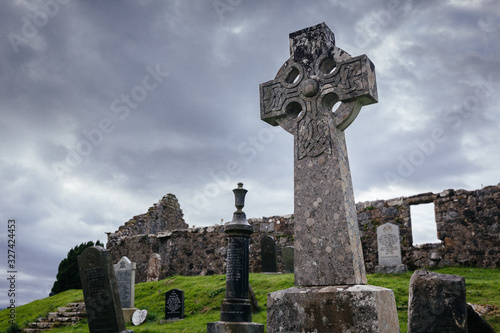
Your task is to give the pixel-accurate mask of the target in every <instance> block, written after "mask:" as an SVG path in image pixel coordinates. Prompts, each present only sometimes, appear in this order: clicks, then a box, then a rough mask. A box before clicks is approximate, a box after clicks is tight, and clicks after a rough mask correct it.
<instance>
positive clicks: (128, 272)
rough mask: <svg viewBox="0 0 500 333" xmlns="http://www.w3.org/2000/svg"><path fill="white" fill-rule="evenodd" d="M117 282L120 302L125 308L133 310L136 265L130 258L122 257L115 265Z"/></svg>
mask: <svg viewBox="0 0 500 333" xmlns="http://www.w3.org/2000/svg"><path fill="white" fill-rule="evenodd" d="M114 269H115V275H116V282H117V283H118V292H119V293H120V302H121V304H122V307H123V308H133V307H134V298H135V269H136V263H135V262H131V261H130V259H129V258H127V257H122V258H121V259H120V260H119V261H118V262H117V263H116V264H115V265H114Z"/></svg>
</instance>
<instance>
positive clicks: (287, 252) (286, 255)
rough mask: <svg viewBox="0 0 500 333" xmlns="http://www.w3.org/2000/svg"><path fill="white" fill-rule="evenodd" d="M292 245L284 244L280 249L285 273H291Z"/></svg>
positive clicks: (292, 263) (292, 261)
mask: <svg viewBox="0 0 500 333" xmlns="http://www.w3.org/2000/svg"><path fill="white" fill-rule="evenodd" d="M293 252H294V250H293V246H285V247H284V248H283V249H282V250H281V253H282V256H283V263H284V264H285V273H293V269H294V267H293V266H294V260H293Z"/></svg>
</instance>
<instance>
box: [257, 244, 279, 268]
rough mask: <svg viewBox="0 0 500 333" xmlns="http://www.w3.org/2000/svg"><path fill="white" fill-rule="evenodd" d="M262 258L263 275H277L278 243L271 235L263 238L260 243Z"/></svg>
mask: <svg viewBox="0 0 500 333" xmlns="http://www.w3.org/2000/svg"><path fill="white" fill-rule="evenodd" d="M260 256H261V258H262V273H276V272H277V271H278V261H277V254H276V242H275V241H274V238H272V237H271V236H269V235H266V236H264V237H262V240H261V241H260Z"/></svg>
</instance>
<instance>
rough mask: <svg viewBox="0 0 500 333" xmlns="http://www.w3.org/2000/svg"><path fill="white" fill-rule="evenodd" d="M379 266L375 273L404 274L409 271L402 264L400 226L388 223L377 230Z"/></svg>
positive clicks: (376, 267)
mask: <svg viewBox="0 0 500 333" xmlns="http://www.w3.org/2000/svg"><path fill="white" fill-rule="evenodd" d="M377 247H378V265H377V266H375V273H385V274H395V273H404V272H406V271H407V270H408V269H407V267H406V265H404V264H403V263H402V262H401V244H400V240H399V226H398V225H396V224H393V223H386V224H383V225H381V226H379V227H378V228H377Z"/></svg>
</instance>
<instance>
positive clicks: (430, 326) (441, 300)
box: [408, 270, 467, 333]
mask: <svg viewBox="0 0 500 333" xmlns="http://www.w3.org/2000/svg"><path fill="white" fill-rule="evenodd" d="M465 296H466V292H465V279H464V278H463V277H461V276H458V275H449V274H439V273H434V272H428V271H425V270H420V271H416V272H415V273H413V275H412V276H411V279H410V295H409V298H408V333H442V332H457V333H458V332H464V333H466V332H467V303H466V300H465Z"/></svg>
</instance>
